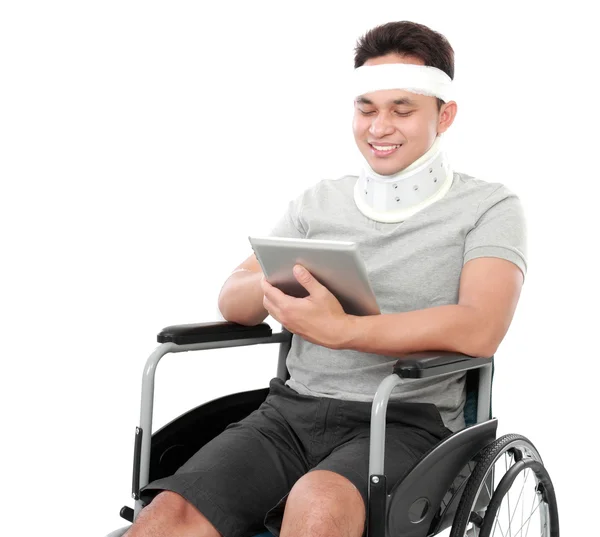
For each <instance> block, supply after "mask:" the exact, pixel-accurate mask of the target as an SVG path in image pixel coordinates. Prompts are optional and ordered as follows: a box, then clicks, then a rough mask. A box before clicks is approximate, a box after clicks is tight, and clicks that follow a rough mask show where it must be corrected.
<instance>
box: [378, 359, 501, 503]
mask: <svg viewBox="0 0 600 537" xmlns="http://www.w3.org/2000/svg"><path fill="white" fill-rule="evenodd" d="M403 381H404V379H402V378H401V377H399V376H398V375H396V374H391V375H388V376H387V377H385V378H384V379H383V381H382V382H381V384H379V386H378V387H377V391H376V392H375V397H374V398H373V406H372V407H371V429H370V434H371V436H370V443H369V476H373V475H383V474H384V467H383V463H384V455H385V427H386V419H385V418H386V411H387V405H388V401H389V399H390V394H391V393H392V390H393V389H394V388H395V387H396V385H398V384H400V383H401V382H403ZM491 395H492V364H486V365H484V366H481V367H479V390H478V398H477V423H482V422H484V421H487V420H489V419H490V405H491ZM370 494H371V487H369V497H370Z"/></svg>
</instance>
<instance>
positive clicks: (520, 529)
mask: <svg viewBox="0 0 600 537" xmlns="http://www.w3.org/2000/svg"><path fill="white" fill-rule="evenodd" d="M541 503H542V500H541V499H540V501H539V503H538V504H537V505H536V506H535V509H534V510H533V511H532V512H531V514H530V515H529V516H528V517H527V520H526V521H525V522H529V523H528V524H527V532H526V533H525V537H527V533H529V524H530V523H531V517H532V516H533V515H534V514H535V512H536V511H537V510H538V507H539V506H540V505H541ZM522 531H523V526H521V527H520V528H519V531H517V533H515V537H517V535H518V534H519V533H521V532H522Z"/></svg>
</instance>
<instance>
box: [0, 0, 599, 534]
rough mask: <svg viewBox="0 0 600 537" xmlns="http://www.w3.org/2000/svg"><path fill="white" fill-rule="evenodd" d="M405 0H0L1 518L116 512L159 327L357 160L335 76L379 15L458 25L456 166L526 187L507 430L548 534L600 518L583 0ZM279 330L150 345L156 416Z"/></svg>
mask: <svg viewBox="0 0 600 537" xmlns="http://www.w3.org/2000/svg"><path fill="white" fill-rule="evenodd" d="M413 4H414V6H411V5H409V4H408V3H405V2H395V1H394V2H381V1H379V2H376V3H370V4H368V3H365V2H363V1H361V2H355V3H351V2H344V3H343V4H336V3H332V2H315V3H314V4H311V3H307V2H304V1H303V2H297V3H291V2H269V3H267V2H256V1H254V2H248V3H247V2H231V1H230V2H224V3H217V2H211V3H201V2H162V3H158V2H129V1H118V2H115V1H104V2H91V1H79V2H64V1H63V2H37V3H34V2H27V1H19V2H16V1H15V2H8V1H7V2H5V3H3V4H2V8H0V55H1V59H0V77H1V83H0V92H1V99H0V132H1V140H0V157H1V158H0V166H1V170H0V172H1V173H0V177H1V179H2V194H1V203H2V210H1V214H0V218H1V224H2V228H1V229H2V254H3V260H2V263H1V267H2V277H1V278H0V285H1V286H2V289H1V291H2V294H1V299H0V300H1V307H2V327H3V329H4V330H3V351H4V352H3V355H4V356H3V359H4V366H3V373H2V376H1V383H2V386H1V388H2V389H1V393H0V397H1V398H2V401H1V404H2V407H1V408H2V433H0V434H1V435H2V437H3V440H2V442H1V444H0V449H2V456H1V461H2V463H1V464H2V466H1V469H0V472H1V474H2V481H1V482H2V495H3V496H4V498H5V499H4V500H3V502H2V504H3V510H4V509H6V511H4V513H3V514H2V517H1V521H0V528H1V531H2V533H3V534H5V535H13V534H16V532H17V531H18V532H19V534H28V535H36V534H53V535H65V536H66V535H99V536H102V535H105V534H106V533H108V532H109V531H112V530H113V529H115V528H117V527H120V526H123V525H125V524H126V522H125V521H124V520H122V519H121V518H120V517H119V516H118V512H119V509H120V508H121V506H122V505H124V504H128V505H133V500H132V499H131V497H130V489H131V469H132V460H133V440H134V431H135V426H136V425H137V424H138V420H139V405H140V389H141V376H142V370H143V366H144V363H145V360H146V358H147V357H148V355H149V354H150V353H151V352H152V350H153V349H154V348H155V347H156V346H157V343H156V339H155V337H156V334H157V333H158V332H159V331H160V330H161V329H162V328H163V327H165V326H168V325H172V324H180V323H194V322H207V321H213V320H221V318H220V317H219V316H218V313H217V309H216V304H217V297H218V294H219V291H220V289H221V286H222V284H223V283H224V281H225V279H226V278H227V276H228V275H229V273H230V272H231V270H233V268H234V267H235V266H236V265H237V264H239V263H240V262H241V261H242V260H244V259H245V258H246V257H247V256H249V255H250V254H251V253H252V251H251V248H250V245H249V243H248V239H247V237H248V235H251V234H256V235H259V234H263V233H266V232H267V231H268V230H269V229H270V227H271V226H272V225H273V224H274V223H275V221H276V220H277V219H278V218H279V217H280V216H281V214H282V212H283V210H284V209H285V206H286V204H287V202H288V201H289V200H290V199H291V198H292V197H294V196H296V195H297V194H299V193H300V192H301V191H302V190H303V189H304V188H306V187H308V186H310V185H312V184H314V183H316V182H317V181H319V180H320V179H323V178H336V177H339V176H340V175H343V174H346V173H352V172H354V171H355V170H356V165H357V162H358V160H357V158H358V151H357V149H356V147H355V144H354V140H353V137H352V132H351V121H352V102H351V100H347V99H346V98H345V97H343V95H344V93H343V92H344V85H343V77H344V76H345V75H346V74H347V73H348V72H349V70H351V69H352V68H353V53H354V52H353V48H354V46H355V44H356V40H357V39H358V37H359V36H361V35H362V34H364V32H366V31H367V30H368V29H370V28H372V27H373V26H375V25H377V24H381V23H385V22H388V21H392V20H412V21H415V22H420V23H423V24H426V25H428V26H430V27H431V28H432V29H434V30H436V31H439V32H441V33H442V34H444V35H445V36H446V37H447V38H448V40H449V41H450V43H451V44H452V46H453V48H454V50H455V54H456V58H455V61H456V73H455V84H456V88H457V91H458V92H459V93H458V97H457V99H456V100H457V103H458V114H457V117H456V120H455V122H454V124H453V125H452V127H451V129H450V130H449V131H448V132H447V134H446V135H445V140H446V144H447V146H446V147H447V151H448V154H449V156H450V158H451V160H452V163H453V166H454V169H455V170H457V171H461V172H465V173H468V174H470V175H473V176H476V177H478V178H481V179H484V180H487V181H500V182H503V183H504V184H506V185H507V186H508V187H509V188H511V189H512V190H513V191H514V192H516V193H517V194H518V195H519V197H520V198H521V200H522V202H523V204H524V207H525V211H526V216H527V221H528V241H529V252H528V264H529V272H528V275H527V279H526V282H525V286H524V288H523V293H522V296H521V300H520V303H519V306H518V309H517V312H516V315H515V317H514V320H513V323H512V326H511V328H510V331H509V333H508V335H507V336H506V338H505V340H504V342H503V343H502V346H501V347H500V349H499V350H498V352H497V354H496V377H495V382H494V404H493V408H494V415H495V416H496V417H498V419H499V428H498V435H499V436H500V435H503V434H506V433H520V434H523V435H525V436H527V437H528V438H529V439H530V440H531V441H532V442H533V443H534V444H535V445H536V446H537V447H538V449H539V451H540V453H541V454H542V457H543V459H544V463H545V465H546V467H547V469H548V470H549V472H550V475H551V478H552V479H553V481H554V484H555V487H556V491H557V497H558V502H559V513H560V519H561V526H562V527H561V529H562V530H563V535H584V534H589V531H586V530H589V529H591V528H593V527H595V526H596V520H595V519H596V517H595V513H594V512H593V511H592V505H595V504H596V498H595V495H596V492H595V489H596V485H597V482H598V471H597V463H596V457H597V446H596V444H595V443H594V442H593V440H592V437H593V435H594V434H595V433H597V424H598V419H597V409H598V403H597V393H598V388H597V373H598V364H597V361H598V359H599V357H600V356H599V354H600V353H599V350H598V349H599V347H598V337H597V333H598V332H597V330H598V326H597V324H598V323H597V321H598V302H599V299H600V296H599V294H600V293H599V286H598V274H599V270H598V269H599V267H598V262H597V254H596V252H595V250H596V249H597V248H598V243H599V241H598V231H599V225H598V220H597V217H598V209H597V207H598V194H599V188H598V180H599V174H598V164H597V162H596V157H597V153H596V146H597V144H596V143H594V142H597V140H598V135H597V125H598V119H599V118H598V102H597V101H598V99H597V93H596V89H597V86H596V85H594V84H593V83H592V82H593V78H595V77H596V76H597V74H596V73H595V69H596V66H597V50H598V46H597V40H596V37H597V28H596V27H595V22H594V18H593V17H592V11H591V9H592V8H591V7H588V8H583V7H581V6H582V5H583V3H581V5H579V4H578V3H577V2H568V3H566V2H565V3H562V4H561V5H560V7H558V4H554V3H552V4H549V3H539V4H535V3H533V2H514V3H511V2H506V1H503V2H497V3H495V4H493V6H492V7H490V6H489V4H488V3H476V2H473V3H469V4H467V3H457V2H452V3H448V2H442V3H439V4H435V3H433V2H414V3H413ZM449 5H450V6H451V7H449ZM551 6H556V7H551ZM267 322H270V323H271V325H272V326H273V328H274V329H279V326H280V325H279V324H278V323H276V322H275V321H274V320H273V319H272V318H270V317H269V318H267ZM277 350H278V348H277V346H276V345H263V346H257V347H246V348H243V349H232V350H214V351H207V352H203V353H199V352H197V353H186V354H172V355H168V356H166V357H165V358H164V359H163V361H162V362H161V363H160V366H159V367H158V369H157V380H156V404H155V414H154V425H155V429H156V428H158V427H161V426H162V425H164V424H165V423H167V422H168V421H170V420H171V419H173V418H174V417H176V416H178V415H180V414H181V413H183V412H184V411H186V410H188V409H189V408H191V407H193V406H195V405H197V404H200V403H202V402H204V401H208V400H211V399H213V398H216V397H219V396H221V395H225V394H227V393H231V392H237V391H243V390H249V389H254V388H259V387H266V386H267V385H268V381H269V379H270V378H272V377H273V376H275V367H276V361H277ZM7 499H8V502H7Z"/></svg>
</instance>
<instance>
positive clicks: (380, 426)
mask: <svg viewBox="0 0 600 537" xmlns="http://www.w3.org/2000/svg"><path fill="white" fill-rule="evenodd" d="M260 343H280V348H279V359H278V363H277V376H278V377H279V378H281V379H282V380H285V379H286V378H287V367H286V358H287V355H288V352H289V349H290V345H291V335H290V333H289V332H288V331H287V330H285V329H284V330H282V331H281V332H278V333H275V334H272V335H271V336H269V337H263V338H249V339H237V340H229V341H214V342H210V343H194V344H190V345H177V344H175V343H163V344H162V345H159V346H158V347H157V348H156V349H155V350H154V352H153V353H152V354H151V355H150V356H149V358H148V360H147V361H146V365H145V367H144V373H143V377H142V398H141V399H142V400H141V409H140V429H142V441H141V451H140V470H139V484H138V491H134V492H133V493H132V496H133V498H134V499H135V507H134V520H135V519H136V518H137V516H138V514H139V513H140V511H141V510H142V508H143V505H142V501H141V500H140V499H139V497H137V498H136V496H137V492H139V490H141V489H142V488H143V487H144V486H146V485H147V484H148V479H149V475H150V444H151V439H152V413H153V408H154V376H155V374H156V367H157V365H158V362H159V361H160V359H161V358H162V357H163V356H164V355H165V354H168V353H170V352H173V353H175V352H187V351H199V350H209V349H220V348H225V347H242V346H247V345H257V344H260ZM402 381H403V379H402V378H401V377H399V376H398V375H396V374H391V375H388V376H387V377H386V378H385V379H383V381H382V382H381V384H379V386H378V388H377V391H376V392H375V397H374V399H373V406H372V410H371V429H370V449H369V476H372V475H382V474H384V467H383V463H384V454H385V453H384V450H385V428H386V410H387V404H388V401H389V398H390V394H391V392H392V390H393V389H394V387H395V386H396V385H397V384H399V383H401V382H402ZM491 389H492V364H487V365H485V366H482V367H480V368H479V395H478V404H477V423H481V422H484V421H487V420H488V419H490V405H491ZM369 494H370V487H369Z"/></svg>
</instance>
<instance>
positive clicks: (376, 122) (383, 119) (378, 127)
mask: <svg viewBox="0 0 600 537" xmlns="http://www.w3.org/2000/svg"><path fill="white" fill-rule="evenodd" d="M393 131H394V125H393V123H392V122H391V121H390V120H389V119H388V117H387V114H385V113H379V114H377V115H376V116H375V118H374V119H373V120H372V121H371V126H370V127H369V132H370V133H371V134H372V135H373V137H374V138H377V139H380V138H383V136H385V135H387V134H391V133H392V132H393Z"/></svg>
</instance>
